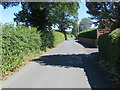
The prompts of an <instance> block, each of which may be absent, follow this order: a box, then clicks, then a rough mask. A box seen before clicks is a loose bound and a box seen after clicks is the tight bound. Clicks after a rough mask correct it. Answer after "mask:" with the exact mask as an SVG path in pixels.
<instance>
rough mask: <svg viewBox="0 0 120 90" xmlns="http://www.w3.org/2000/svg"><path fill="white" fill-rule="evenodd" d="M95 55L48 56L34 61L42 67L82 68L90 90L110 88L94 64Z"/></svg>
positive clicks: (103, 74) (109, 84) (103, 75)
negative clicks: (91, 89) (92, 89)
mask: <svg viewBox="0 0 120 90" xmlns="http://www.w3.org/2000/svg"><path fill="white" fill-rule="evenodd" d="M97 54H98V53H91V54H78V55H76V54H73V55H48V56H42V57H41V58H39V59H35V60H34V61H35V62H37V63H40V64H43V65H51V66H59V67H63V66H64V67H65V68H70V67H74V68H83V69H84V71H85V73H86V75H87V78H88V81H89V83H90V85H91V87H92V88H111V87H112V86H111V83H110V82H109V81H108V80H107V78H106V77H105V76H106V75H105V73H103V72H102V71H101V70H100V68H99V66H98V64H97V63H96V57H97Z"/></svg>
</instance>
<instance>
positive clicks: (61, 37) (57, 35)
mask: <svg viewBox="0 0 120 90" xmlns="http://www.w3.org/2000/svg"><path fill="white" fill-rule="evenodd" d="M53 36H54V44H53V46H56V45H58V44H60V43H61V42H63V41H64V40H65V38H64V35H63V34H62V33H60V32H57V31H53Z"/></svg>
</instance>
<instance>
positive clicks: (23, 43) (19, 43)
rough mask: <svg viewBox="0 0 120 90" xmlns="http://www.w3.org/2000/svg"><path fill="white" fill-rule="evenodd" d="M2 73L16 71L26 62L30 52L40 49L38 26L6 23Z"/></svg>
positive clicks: (3, 37)
mask: <svg viewBox="0 0 120 90" xmlns="http://www.w3.org/2000/svg"><path fill="white" fill-rule="evenodd" d="M2 30H3V32H2V34H3V36H2V63H1V65H0V67H1V69H2V75H3V76H4V75H6V74H8V73H10V72H13V71H15V70H16V69H17V68H19V67H20V66H21V65H22V62H24V57H25V56H26V55H27V54H29V53H37V52H39V51H40V47H41V39H40V33H39V32H37V30H36V28H27V27H25V26H22V25H18V26H17V27H14V26H13V25H12V24H11V25H4V26H3V28H2Z"/></svg>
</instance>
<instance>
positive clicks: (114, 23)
mask: <svg viewBox="0 0 120 90" xmlns="http://www.w3.org/2000/svg"><path fill="white" fill-rule="evenodd" d="M86 6H87V8H88V11H87V13H89V14H90V15H92V19H95V20H96V21H97V23H96V24H98V25H99V26H100V27H101V28H105V27H106V26H107V27H110V28H111V29H115V28H120V25H119V24H120V17H119V16H120V1H119V2H87V3H86Z"/></svg>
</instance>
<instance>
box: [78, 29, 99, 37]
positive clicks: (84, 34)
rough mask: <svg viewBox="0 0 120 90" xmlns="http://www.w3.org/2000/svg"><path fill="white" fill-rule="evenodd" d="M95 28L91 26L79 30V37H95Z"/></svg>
mask: <svg viewBox="0 0 120 90" xmlns="http://www.w3.org/2000/svg"><path fill="white" fill-rule="evenodd" d="M97 29H98V28H93V29H90V30H84V31H81V32H80V34H79V37H83V38H91V39H97Z"/></svg>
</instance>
